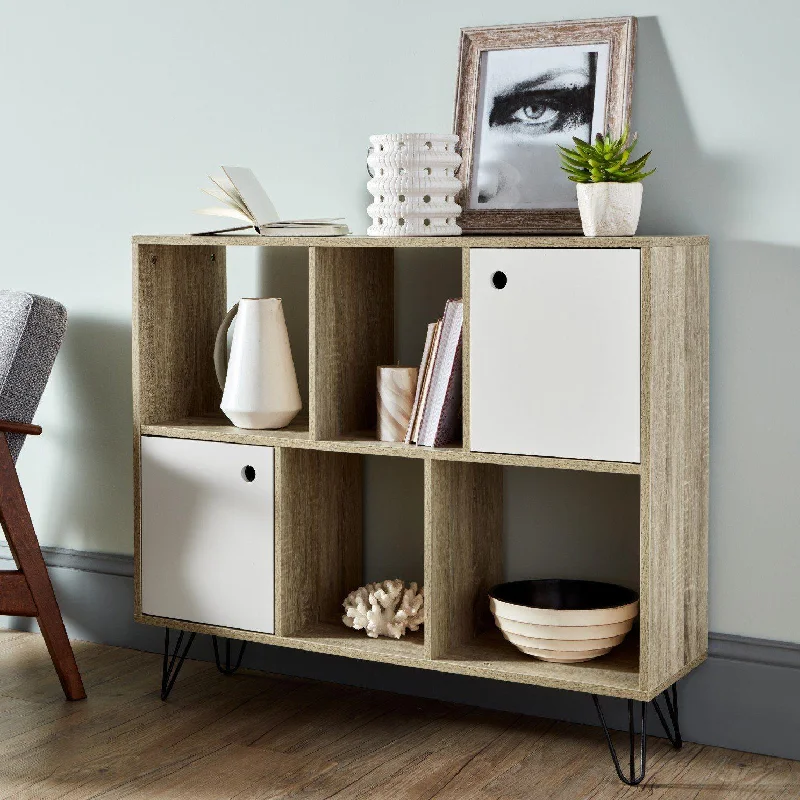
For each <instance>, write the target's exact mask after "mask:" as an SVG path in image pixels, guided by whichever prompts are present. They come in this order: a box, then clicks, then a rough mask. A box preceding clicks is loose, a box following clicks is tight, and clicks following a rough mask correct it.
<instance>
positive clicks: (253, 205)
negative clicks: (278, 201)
mask: <svg viewBox="0 0 800 800" xmlns="http://www.w3.org/2000/svg"><path fill="white" fill-rule="evenodd" d="M222 169H223V171H224V172H225V174H226V175H227V176H228V179H229V180H230V182H231V183H232V184H233V185H234V186H235V187H236V191H237V192H238V193H239V195H240V196H241V198H242V202H243V203H244V206H245V208H246V209H247V211H248V212H249V213H250V215H251V217H252V218H253V222H255V223H256V224H257V225H262V224H263V225H266V224H268V223H270V222H277V221H278V212H277V211H276V210H275V206H274V205H272V200H270V199H269V195H268V194H267V193H266V192H265V191H264V187H263V186H262V185H261V184H260V183H259V182H258V178H256V176H255V175H254V174H253V170H251V169H247V168H246V167H223V168H222Z"/></svg>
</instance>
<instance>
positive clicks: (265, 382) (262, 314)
mask: <svg viewBox="0 0 800 800" xmlns="http://www.w3.org/2000/svg"><path fill="white" fill-rule="evenodd" d="M234 317H236V326H235V327H234V329H233V342H232V343H231V355H230V359H229V361H228V363H227V366H226V355H227V349H228V348H227V333H228V328H229V327H230V324H231V322H232V321H233V318H234ZM214 367H215V368H216V371H217V380H218V381H219V385H220V387H223V393H222V403H221V404H220V408H221V409H222V411H223V413H224V414H225V416H226V417H228V419H229V420H230V421H231V422H232V423H233V424H234V425H235V426H236V427H237V428H252V429H264V428H284V427H286V426H287V425H288V424H289V423H290V422H291V421H292V420H293V419H294V418H295V417H296V416H297V412H298V411H300V409H301V408H302V406H303V404H302V402H301V400H300V390H299V389H298V387H297V375H296V374H295V370H294V361H292V350H291V347H290V346H289V332H288V331H287V330H286V320H285V319H284V316H283V304H282V303H281V300H280V298H277V297H269V298H267V297H259V298H245V299H243V300H240V301H239V302H238V303H237V304H236V305H235V306H234V307H233V308H232V309H231V310H230V311H229V312H228V313H227V314H226V315H225V319H223V320H222V325H220V328H219V331H218V332H217V341H216V343H215V345H214Z"/></svg>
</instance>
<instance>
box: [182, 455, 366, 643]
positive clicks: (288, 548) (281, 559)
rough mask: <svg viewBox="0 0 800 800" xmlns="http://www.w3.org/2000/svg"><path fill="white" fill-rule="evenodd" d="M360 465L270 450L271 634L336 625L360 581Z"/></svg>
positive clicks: (354, 460) (348, 459)
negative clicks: (272, 487) (272, 525)
mask: <svg viewBox="0 0 800 800" xmlns="http://www.w3.org/2000/svg"><path fill="white" fill-rule="evenodd" d="M361 460H362V459H361V457H360V456H357V455H349V454H348V455H342V454H337V453H326V452H321V451H318V450H299V449H296V450H295V449H289V448H277V449H276V450H275V631H276V633H278V634H280V635H283V636H286V635H290V634H298V633H301V632H302V631H304V630H305V629H306V628H307V627H308V626H310V625H315V624H317V623H318V622H321V621H322V622H339V621H340V618H341V615H342V601H343V600H344V598H345V597H346V596H347V595H348V594H349V593H350V592H351V591H353V589H356V588H358V586H359V585H360V583H361V563H362V556H361V553H362V532H361V492H362V464H361ZM179 627H180V626H179ZM342 627H343V626H342Z"/></svg>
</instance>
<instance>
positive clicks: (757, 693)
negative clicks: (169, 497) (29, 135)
mask: <svg viewBox="0 0 800 800" xmlns="http://www.w3.org/2000/svg"><path fill="white" fill-rule="evenodd" d="M44 555H45V561H46V562H47V564H48V566H49V568H50V574H51V577H52V580H53V585H54V586H55V590H56V594H57V595H58V599H59V603H60V604H61V610H62V613H63V615H64V621H65V622H66V625H67V629H68V631H69V634H70V636H71V637H73V638H76V639H84V640H88V641H94V642H102V643H104V644H112V645H118V646H121V647H132V648H135V649H138V650H146V651H150V652H161V648H162V647H163V632H162V630H161V629H159V628H153V627H150V626H147V625H137V624H136V623H134V622H133V579H132V576H133V560H132V558H131V557H130V556H119V555H109V554H104V553H85V552H80V551H74V550H64V549H61V548H44ZM4 560H5V561H10V560H11V554H10V552H9V550H8V548H7V546H5V545H0V561H4ZM0 626H4V627H10V628H15V629H18V630H35V629H36V623H35V621H32V620H28V619H25V618H19V617H5V618H4V617H0ZM192 656H194V657H196V658H204V659H209V660H210V659H211V658H212V657H213V656H212V651H211V645H210V640H209V637H205V636H202V637H199V638H198V640H197V642H196V644H195V646H194V649H193V651H192ZM244 664H245V666H247V667H249V668H251V669H259V670H264V671H267V672H277V673H282V674H287V675H295V676H299V677H306V678H312V679H315V680H326V681H333V682H336V683H346V684H350V685H354V686H362V687H365V688H370V689H379V690H385V691H391V692H397V693H400V694H407V695H411V696H422V697H429V698H436V699H439V700H446V701H450V702H455V703H468V704H471V705H478V706H482V707H485V708H494V709H499V710H503V711H511V712H515V713H523V714H531V715H535V716H540V717H548V718H552V719H560V720H565V721H568V722H579V723H586V724H590V725H596V724H597V719H596V716H595V712H594V707H593V706H592V704H591V702H590V701H589V699H588V698H587V697H586V696H585V695H582V694H580V693H576V692H566V691H556V690H553V689H543V688H539V687H527V686H520V685H519V684H513V683H501V682H495V681H488V680H483V679H480V678H469V677H465V676H461V675H447V674H445V673H439V672H427V671H423V670H414V669H408V668H405V667H398V666H394V665H391V664H375V663H373V662H365V661H357V660H353V659H347V658H339V657H335V656H328V655H322V654H319V653H306V652H302V651H299V650H290V649H288V648H280V647H270V646H268V645H249V646H248V649H247V653H246V656H245V662H244ZM159 680H160V675H159V674H155V673H154V675H153V685H154V687H155V686H157V685H158V682H159ZM179 683H180V682H179ZM179 688H180V686H179V684H178V690H179ZM605 707H606V710H607V716H608V718H609V722H610V724H611V725H613V726H614V727H617V728H623V727H624V725H625V724H626V715H625V704H624V703H623V702H622V701H618V700H606V701H605ZM680 708H681V728H682V731H683V735H684V738H685V739H686V740H687V741H691V742H700V743H702V744H711V745H717V746H720V747H728V748H732V749H736V750H745V751H748V752H753V753H764V754H767V755H775V756H781V757H784V758H792V759H796V760H800V645H797V644H791V643H786V642H773V641H768V640H764V639H751V638H746V637H741V636H730V635H727V634H711V636H710V637H709V658H708V660H707V661H706V662H705V663H704V664H703V665H702V666H700V667H699V668H698V669H697V670H695V671H694V672H693V673H692V674H691V675H689V676H688V677H686V678H685V679H684V680H683V681H681V687H680ZM651 720H652V724H651V726H650V730H651V731H652V732H653V733H656V734H658V733H660V731H659V730H658V729H657V723H656V721H655V719H654V716H653V715H651Z"/></svg>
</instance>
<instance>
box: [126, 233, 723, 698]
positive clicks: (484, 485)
mask: <svg viewBox="0 0 800 800" xmlns="http://www.w3.org/2000/svg"><path fill="white" fill-rule="evenodd" d="M259 246H265V247H302V248H307V249H308V253H309V258H308V269H309V328H310V330H309V351H308V364H309V397H308V409H307V410H308V415H307V417H305V418H303V419H301V420H299V421H297V422H295V423H294V424H292V425H291V426H290V427H289V428H287V429H285V430H279V431H248V430H240V429H237V428H235V427H233V426H231V425H230V424H229V423H228V422H227V420H226V419H225V418H224V417H222V416H221V415H220V413H219V410H218V409H219V403H220V395H221V393H220V390H219V388H218V386H217V381H216V378H215V375H214V367H213V363H212V359H211V353H212V349H213V344H214V337H215V335H216V331H217V327H218V325H219V323H220V321H221V319H222V317H223V315H224V314H225V311H226V261H225V256H226V248H227V247H259ZM409 247H411V248H455V249H458V250H461V252H462V264H463V270H462V276H463V284H462V288H463V296H464V302H465V330H464V440H463V443H461V444H458V445H454V446H449V447H445V448H441V449H429V448H418V447H414V446H407V445H404V444H387V443H382V442H379V441H376V440H375V438H374V428H375V367H376V365H378V364H387V363H393V362H394V352H393V346H394V344H393V339H394V288H393V272H394V265H393V260H394V248H409ZM486 248H495V249H498V250H500V249H502V250H513V249H520V248H522V249H529V250H540V249H547V248H556V249H571V248H580V249H583V250H586V251H590V250H595V249H627V250H630V249H633V250H638V251H639V254H640V273H639V274H640V299H641V307H640V342H639V346H640V353H641V361H640V366H641V382H640V452H641V457H640V459H639V460H638V462H631V461H602V460H593V459H572V458H561V457H547V456H537V455H513V454H507V453H489V452H473V451H472V450H471V449H470V370H469V365H470V355H469V354H470V348H471V347H472V346H474V343H471V341H470V298H469V294H470V292H469V287H470V253H471V252H472V251H475V250H476V249H486ZM133 268H134V280H133V286H134V302H133V393H134V445H135V447H134V449H135V460H136V463H135V475H136V480H137V486H136V488H135V558H136V576H135V584H136V597H135V603H136V613H135V616H136V620H137V621H139V622H142V623H146V624H151V625H159V626H165V627H169V628H174V629H180V630H184V631H191V632H199V633H207V634H212V635H214V636H224V637H228V638H230V639H238V640H243V641H258V642H263V643H267V644H275V645H280V646H283V647H293V648H298V649H301V650H310V651H315V652H322V653H330V654H335V655H340V656H346V657H349V658H358V659H367V660H373V661H381V662H389V663H393V664H400V665H406V666H412V667H418V668H423V669H429V670H439V671H443V672H451V673H457V674H462V675H474V676H480V677H484V678H490V679H495V680H504V681H514V682H518V683H522V684H536V685H542V686H549V687H555V688H560V689H569V690H575V691H581V692H588V693H593V694H597V695H605V696H615V697H622V698H627V699H629V700H641V701H650V700H652V699H653V698H654V697H656V696H657V695H658V694H659V693H660V692H662V691H663V690H665V689H666V688H667V687H669V686H671V685H672V684H674V683H675V682H676V681H677V680H678V679H680V678H681V677H682V676H684V675H685V674H686V673H688V672H689V671H690V670H691V669H692V668H694V667H696V666H697V665H698V664H700V663H701V662H702V661H703V660H704V659H705V657H706V652H707V601H706V597H707V499H708V240H707V238H705V237H634V238H625V239H616V238H615V239H602V238H597V239H588V238H583V237H552V238H548V237H487V236H483V237H470V236H463V237H443V238H435V237H422V238H402V239H379V238H366V237H345V238H300V239H297V238H276V237H270V238H259V237H255V236H217V237H192V236H137V237H134V239H133ZM553 335H554V336H558V335H559V332H558V331H554V332H553ZM295 357H296V358H299V357H301V354H297V353H296V354H295ZM521 368H523V367H522V366H521ZM142 437H168V438H173V439H191V440H203V441H211V442H227V443H234V444H248V445H263V446H269V447H273V448H274V449H275V450H274V452H275V462H274V463H275V520H274V521H275V526H274V537H275V569H274V577H275V634H274V635H272V634H264V633H258V632H253V631H247V630H241V629H238V628H226V627H219V626H214V625H208V624H203V623H198V622H192V621H187V620H181V619H171V618H164V617H159V616H153V615H149V614H145V613H143V612H142V592H141V585H142V581H141V563H142V562H141V497H140V487H139V484H138V481H139V475H140V454H141V438H142ZM365 455H379V456H386V457H391V458H416V459H423V461H424V503H425V508H424V520H425V551H424V562H425V566H424V570H425V593H426V609H427V622H426V624H425V626H424V631H421V632H419V633H418V634H414V635H410V636H408V637H407V638H404V639H401V640H399V641H393V640H386V639H378V640H372V639H369V638H367V637H366V636H365V635H364V634H363V633H356V632H353V631H350V630H348V629H346V628H344V626H342V624H341V622H340V621H339V620H340V614H341V601H342V599H343V597H344V596H345V595H346V594H347V593H348V592H349V591H351V590H352V589H353V588H355V587H356V586H358V585H359V584H360V582H361V568H362V567H361V562H362V520H361V514H362V511H361V508H362V503H361V491H362V481H361V468H362V465H361V462H362V457H363V456H365ZM506 465H513V466H522V467H530V468H535V469H560V470H578V471H594V472H612V473H624V474H629V475H638V476H639V483H640V539H639V555H640V585H639V590H640V595H641V616H640V626H639V629H638V632H637V631H636V630H634V632H633V633H631V634H629V636H628V638H627V640H626V641H625V643H624V644H623V645H622V646H620V647H618V648H616V649H614V650H612V651H611V653H609V654H608V655H607V656H605V657H602V658H599V659H596V660H594V661H589V662H586V663H582V664H572V665H569V664H552V663H545V662H541V661H537V660H535V659H533V658H530V657H528V656H525V655H523V654H521V653H520V652H518V651H517V650H516V649H515V648H514V647H513V646H512V645H510V644H508V643H506V642H505V641H504V640H502V638H500V636H499V634H498V633H497V632H496V630H495V629H494V625H493V623H492V621H491V617H490V615H489V613H488V607H487V606H488V603H487V601H486V591H487V589H488V588H489V587H490V586H491V585H493V584H495V583H498V582H500V581H501V580H502V578H503V576H502V563H501V553H502V546H501V544H502V535H503V533H502V499H503V480H502V470H503V467H504V466H506ZM243 556H245V557H246V554H243ZM587 577H590V576H587Z"/></svg>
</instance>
